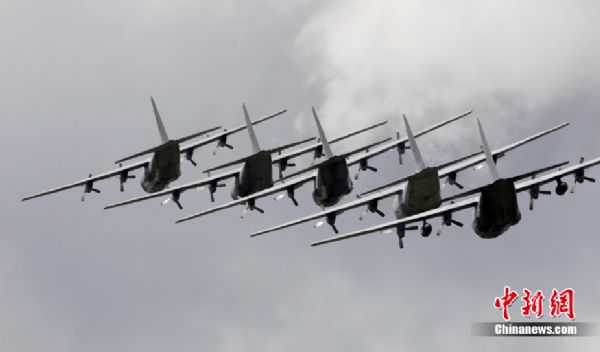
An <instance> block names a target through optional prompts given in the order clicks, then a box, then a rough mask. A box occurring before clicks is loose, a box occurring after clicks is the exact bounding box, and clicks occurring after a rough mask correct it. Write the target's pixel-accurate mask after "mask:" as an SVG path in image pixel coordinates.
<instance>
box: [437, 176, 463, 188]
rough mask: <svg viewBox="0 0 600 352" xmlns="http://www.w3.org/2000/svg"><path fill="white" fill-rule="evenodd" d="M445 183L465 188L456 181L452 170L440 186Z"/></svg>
mask: <svg viewBox="0 0 600 352" xmlns="http://www.w3.org/2000/svg"><path fill="white" fill-rule="evenodd" d="M446 185H450V186H456V187H458V189H464V188H465V187H464V186H463V185H461V184H460V183H458V181H456V172H452V173H450V174H449V175H448V177H446V181H445V182H444V184H443V185H442V187H444V186H446Z"/></svg>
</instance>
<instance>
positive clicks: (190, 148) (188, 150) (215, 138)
mask: <svg viewBox="0 0 600 352" xmlns="http://www.w3.org/2000/svg"><path fill="white" fill-rule="evenodd" d="M286 111H287V110H281V111H278V112H276V113H274V114H271V115H268V116H264V117H261V118H259V119H256V120H253V121H252V125H257V124H259V123H262V122H265V121H267V120H270V119H272V118H274V117H276V116H279V115H281V114H283V113H285V112H286ZM245 128H246V124H242V125H239V126H237V127H235V128H232V129H229V130H228V129H224V130H223V132H220V133H217V134H215V135H212V136H210V137H207V138H204V139H201V140H199V141H196V142H193V143H190V144H187V145H185V146H182V147H181V154H185V155H186V158H188V160H189V159H191V156H192V154H193V152H194V150H195V149H196V148H198V147H202V146H204V145H207V144H209V143H213V142H220V141H222V145H221V144H220V146H225V147H227V148H230V149H233V147H232V146H231V145H229V144H227V137H228V136H230V135H232V134H234V133H237V132H239V131H241V130H243V129H245ZM188 155H189V157H188Z"/></svg>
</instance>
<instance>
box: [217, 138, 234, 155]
mask: <svg viewBox="0 0 600 352" xmlns="http://www.w3.org/2000/svg"><path fill="white" fill-rule="evenodd" d="M223 147H226V148H229V149H233V146H232V145H230V144H228V143H227V135H226V134H225V135H222V136H221V137H219V140H218V141H217V146H216V147H215V149H214V150H213V155H217V151H218V150H219V148H223Z"/></svg>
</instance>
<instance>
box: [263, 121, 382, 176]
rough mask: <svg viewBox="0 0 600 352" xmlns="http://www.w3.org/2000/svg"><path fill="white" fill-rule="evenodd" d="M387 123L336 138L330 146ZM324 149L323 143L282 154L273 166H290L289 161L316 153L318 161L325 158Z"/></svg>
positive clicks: (373, 125) (379, 123) (274, 160)
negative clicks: (283, 164) (322, 157)
mask: <svg viewBox="0 0 600 352" xmlns="http://www.w3.org/2000/svg"><path fill="white" fill-rule="evenodd" d="M386 123H387V120H384V121H380V122H378V123H375V124H372V125H370V126H367V127H365V128H362V129H360V130H356V131H354V132H350V133H347V134H344V135H341V136H338V137H336V138H333V139H331V140H330V141H329V144H334V143H337V142H341V141H343V140H346V139H348V138H350V137H353V136H356V135H358V134H361V133H364V132H366V131H370V130H372V129H374V128H377V127H379V126H383V125H385V124H386ZM322 148H323V145H322V144H321V142H317V143H313V144H311V145H308V146H306V147H303V148H299V149H297V150H294V151H291V152H289V153H286V154H281V155H278V156H276V157H275V158H273V164H275V163H277V164H279V165H281V164H282V163H285V164H286V166H287V165H288V164H287V161H289V160H291V159H293V158H296V157H298V156H300V155H303V154H307V153H314V154H315V159H317V158H320V157H321V156H323V150H322ZM290 166H291V165H290Z"/></svg>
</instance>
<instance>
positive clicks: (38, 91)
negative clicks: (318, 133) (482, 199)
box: [0, 0, 600, 351]
mask: <svg viewBox="0 0 600 352" xmlns="http://www.w3.org/2000/svg"><path fill="white" fill-rule="evenodd" d="M1 9H2V10H1V11H0V44H1V45H2V48H3V49H2V53H1V54H0V63H1V64H2V69H1V70H0V79H1V81H2V82H3V84H1V85H0V90H1V94H2V97H3V98H4V99H3V104H2V107H3V112H4V113H3V117H2V121H3V125H4V128H2V129H1V132H0V133H1V137H2V138H1V139H0V140H1V142H0V143H2V145H1V147H2V148H1V149H0V150H1V153H2V156H3V158H2V160H4V168H3V170H4V171H3V172H4V179H3V181H4V182H3V184H4V187H3V190H2V194H3V197H2V198H3V199H4V207H3V211H2V212H1V213H0V219H1V222H0V223H1V224H2V231H1V235H0V241H1V243H0V301H1V302H2V314H1V315H0V346H1V347H2V349H3V350H19V351H39V350H45V351H79V350H83V349H85V350H90V351H105V350H115V351H131V350H136V351H137V350H144V351H164V350H167V349H168V350H178V351H192V350H198V349H199V348H202V349H207V350H208V349H210V350H219V351H239V350H268V351H280V350H283V349H285V350H289V351H296V350H297V351H305V350H307V349H329V350H345V351H349V350H350V351H352V350H356V351H363V350H366V349H369V350H374V351H389V350H399V349H411V350H432V349H436V348H437V349H440V348H444V347H446V348H447V347H448V346H452V347H454V349H459V348H460V349H463V350H469V351H471V350H472V351H476V350H481V349H483V348H485V349H487V350H498V351H499V350H505V349H507V348H515V347H522V346H523V347H531V348H543V349H545V350H549V351H559V350H560V351H564V350H569V351H597V350H598V347H599V346H600V342H599V340H598V339H597V338H578V339H554V338H553V339H508V338H507V339H491V338H474V337H471V336H470V324H471V322H477V321H497V320H499V319H500V312H498V311H495V310H493V309H492V302H493V298H494V297H495V296H497V295H499V294H500V293H501V292H502V287H503V286H504V285H507V284H508V285H511V286H512V287H513V288H515V289H519V290H520V289H522V288H524V287H527V288H530V289H541V290H543V291H544V292H545V293H546V294H547V295H549V292H550V291H551V289H552V288H554V287H556V288H559V289H560V288H565V287H573V288H575V290H576V314H577V321H580V322H587V321H591V322H597V321H600V308H598V305H597V298H598V297H600V281H598V279H599V274H600V273H599V271H598V268H599V264H600V259H599V258H598V256H597V249H598V248H599V246H600V240H598V238H597V236H596V235H597V233H598V223H597V220H596V218H595V217H596V216H597V215H598V206H597V199H598V197H599V196H600V189H599V188H598V186H596V185H592V184H585V185H580V187H579V188H578V192H577V193H576V194H575V195H571V194H568V195H566V196H565V197H563V198H560V199H558V198H557V197H556V196H552V197H547V199H542V200H540V201H538V202H537V203H536V210H535V212H533V213H530V212H529V211H528V210H527V209H526V208H527V199H526V197H523V198H521V205H522V212H523V220H522V221H521V223H520V224H519V225H518V226H516V227H515V228H512V229H511V230H510V231H509V232H507V233H506V234H504V235H503V236H501V237H499V238H497V239H495V240H481V239H479V238H478V237H477V236H476V235H475V234H474V233H473V232H472V231H471V230H470V229H469V228H467V227H466V228H464V229H456V228H452V229H447V231H445V232H444V233H443V235H442V236H441V237H439V238H432V237H431V238H427V239H424V238H420V237H419V236H418V235H417V234H412V235H409V236H408V237H407V238H406V240H405V245H406V248H405V249H404V250H402V251H399V250H398V248H397V241H396V239H395V237H393V236H390V235H388V236H385V235H373V236H370V237H365V238H361V239H355V240H350V241H347V242H344V243H339V244H333V245H330V246H325V247H320V248H310V247H309V246H308V244H309V243H310V242H311V241H313V240H316V239H320V238H323V237H327V236H329V235H330V230H329V228H326V227H322V228H320V229H318V230H313V228H312V226H311V225H310V224H306V225H304V226H299V227H296V228H294V229H292V230H288V231H285V232H281V233H278V234H275V235H272V236H270V237H265V238H262V239H249V238H248V237H247V234H248V233H250V232H252V231H253V230H258V229H261V228H264V227H266V226H271V225H274V224H276V223H278V222H280V221H286V220H289V219H292V218H294V217H297V216H301V215H307V214H310V213H313V212H315V211H317V210H318V208H317V207H316V206H315V205H314V204H313V203H312V201H311V199H310V187H309V186H305V187H304V188H303V189H301V190H300V191H298V200H299V201H300V202H301V206H300V207H298V208H295V207H293V205H292V204H291V203H290V202H289V201H284V202H283V203H281V204H277V203H275V202H274V201H273V200H272V199H268V198H267V199H264V200H262V201H261V202H260V204H261V206H263V207H264V208H265V210H266V211H267V214H265V215H263V216H259V215H256V214H252V215H250V216H249V217H248V218H247V219H246V220H241V219H240V218H239V213H240V212H241V210H242V209H241V207H240V208H234V209H229V210H226V211H223V212H221V213H218V214H214V215H212V216H209V217H206V218H203V219H199V220H196V221H190V222H188V223H185V224H181V225H174V224H173V220H175V219H176V218H178V217H180V216H182V215H187V214H189V213H191V212H193V211H196V210H200V209H204V208H207V207H209V206H211V204H210V202H209V197H208V194H207V193H206V192H199V193H198V192H196V193H194V192H189V194H184V196H183V197H182V201H183V203H184V207H185V209H184V211H179V210H178V209H176V207H160V205H159V203H160V200H158V199H157V200H153V201H148V202H146V203H144V204H139V205H133V206H130V207H126V208H121V209H115V210H113V211H104V210H102V207H103V206H104V205H106V204H109V203H112V202H114V201H117V200H119V199H122V198H124V197H131V196H135V195H139V194H141V193H142V191H141V189H140V188H139V186H138V185H137V181H138V180H134V181H135V182H131V183H130V184H127V187H126V188H127V189H126V192H125V193H124V194H121V193H119V192H118V182H117V180H114V181H112V182H111V181H105V182H102V183H100V184H99V187H100V188H101V189H102V192H103V193H102V194H101V195H99V196H90V197H88V199H87V200H86V203H85V204H82V203H81V202H80V201H79V198H80V190H70V191H67V192H63V193H60V194H57V195H53V196H49V197H46V198H42V199H38V200H35V201H31V202H28V203H21V202H20V201H19V200H20V199H21V198H22V197H23V196H24V195H27V194H30V193H34V192H37V191H41V190H44V189H46V188H50V187H54V186H58V185H60V184H63V183H67V182H70V181H73V180H76V179H80V178H82V177H85V176H86V175H87V173H88V172H92V173H98V172H101V171H105V170H107V169H110V168H112V167H113V161H114V160H116V159H118V158H119V157H122V156H125V155H129V154H131V153H133V152H136V151H139V150H142V149H145V148H147V147H150V146H153V145H155V144H157V143H158V142H159V137H158V133H157V131H156V127H155V124H154V121H153V117H152V111H151V107H150V103H149V95H150V94H152V95H154V96H155V98H156V100H157V103H158V107H159V109H160V111H161V114H162V116H163V119H164V122H165V125H166V127H167V131H168V132H169V135H170V136H172V137H176V136H182V135H186V134H189V133H191V132H194V131H197V130H201V129H204V128H207V127H211V126H214V125H222V126H224V127H232V126H236V125H238V124H240V123H241V122H242V114H241V107H240V104H241V102H246V103H247V105H248V108H249V111H250V113H251V114H252V116H254V117H258V116H262V115H265V114H269V113H272V112H274V111H276V110H279V109H281V108H287V109H288V111H289V112H288V113H287V114H286V115H284V116H283V117H281V118H279V119H277V120H275V121H272V122H270V123H268V124H265V125H263V126H261V127H260V128H257V134H258V137H259V141H260V142H261V145H263V146H264V147H266V148H268V147H274V146H277V145H279V144H283V143H286V142H288V141H290V140H293V139H297V138H299V137H304V136H309V135H314V127H313V123H312V121H311V120H310V119H309V111H310V110H309V109H310V106H311V105H315V106H316V107H317V109H318V111H319V113H320V115H321V116H322V120H323V124H324V127H325V129H326V131H327V133H328V134H329V135H331V136H334V135H338V134H341V133H343V132H347V131H349V130H351V129H354V128H359V127H362V126H364V125H367V124H368V123H371V122H374V121H379V120H382V119H389V120H390V125H391V128H388V129H382V130H380V131H378V132H376V133H372V134H369V135H366V136H362V137H360V138H357V139H355V140H354V143H366V142H368V141H371V140H375V139H376V138H381V137H388V136H393V134H394V131H396V130H398V129H399V128H400V119H399V118H400V116H401V114H402V113H406V114H407V115H408V117H409V118H410V119H411V122H412V124H413V127H414V128H415V129H421V128H424V127H426V126H428V125H430V124H431V123H435V122H437V121H439V120H441V119H444V118H447V117H450V116H452V115H455V114H458V113H461V112H463V111H466V110H468V109H474V110H475V114H474V115H475V116H476V117H479V118H481V119H482V122H483V123H484V125H485V127H486V129H487V131H488V135H489V136H488V138H489V139H490V143H491V144H492V146H493V147H500V146H502V145H504V144H506V143H510V142H512V141H514V140H517V139H520V138H523V137H525V136H527V135H529V134H532V133H535V132H537V131H539V130H542V129H546V128H549V127H551V126H554V125H556V124H558V123H561V122H563V121H570V122H571V126H570V127H568V128H567V129H566V130H563V131H560V132H558V133H556V134H554V135H553V136H551V137H548V138H545V139H544V140H541V141H537V142H535V143H534V144H532V145H529V146H527V147H524V148H521V149H519V150H518V151H515V152H513V153H511V154H509V155H508V156H507V157H506V158H505V159H502V160H501V161H500V162H499V167H500V172H501V173H502V174H503V175H506V176H509V175H513V174H517V173H521V172H525V171H528V170H529V169H531V168H537V167H541V166H545V165H549V164H551V163H554V162H558V161H563V160H570V161H571V162H576V161H577V160H578V159H579V157H580V156H587V157H590V158H591V157H596V156H598V155H599V153H600V142H599V141H598V139H597V134H598V131H600V120H599V116H600V99H599V93H598V92H599V91H600V90H599V89H600V74H599V72H600V67H599V65H600V64H599V63H600V49H599V48H598V46H597V42H598V38H597V36H598V35H597V33H600V28H599V27H600V24H598V21H597V19H596V17H597V16H596V15H597V13H598V12H599V11H600V5H599V4H598V3H597V2H595V1H576V2H573V1H544V2H538V1H532V2H528V3H527V4H523V2H519V1H503V2H502V3H500V2H494V1H454V2H452V3H448V2H442V1H418V2H417V1H414V2H407V1H402V2H389V1H383V0H381V1H371V2H364V1H358V0H351V1H326V2H316V1H287V2H284V3H282V2H276V1H235V0H229V1H221V2H219V4H214V3H210V4H209V3H206V4H202V3H198V2H195V1H184V0H177V1H169V2H163V1H104V2H93V1H61V2H58V3H49V2H42V1H12V0H5V1H3V2H2V5H1ZM420 141H421V144H420V145H421V147H422V149H423V154H424V157H425V159H426V161H427V162H429V163H431V164H435V163H438V162H445V161H448V160H451V159H452V158H455V157H459V156H461V155H463V154H465V153H469V152H473V151H475V150H477V149H478V145H479V144H478V140H477V135H476V129H475V121H474V119H473V118H468V119H465V120H464V121H461V122H459V123H456V124H455V125H454V126H452V127H451V128H447V129H445V130H443V131H438V132H436V133H433V134H431V135H429V136H427V137H424V138H422V139H421V140H420ZM232 143H233V144H234V146H235V147H236V149H235V150H234V151H233V152H229V151H223V152H220V153H219V154H218V155H217V156H216V157H213V156H212V155H211V151H212V148H213V147H212V146H211V147H206V148H204V149H201V150H199V151H198V152H197V156H196V159H197V161H199V162H201V163H202V164H201V165H203V166H209V165H213V164H217V163H219V162H225V161H228V160H231V159H233V158H236V157H240V156H243V155H245V154H246V153H247V152H248V151H249V148H250V145H249V143H248V138H247V135H245V134H238V135H236V136H235V137H233V138H232ZM349 147H351V146H350V145H345V146H339V147H337V148H334V151H343V149H346V148H349ZM406 159H407V162H406V163H405V165H403V166H399V165H398V164H397V155H396V154H394V153H391V152H390V153H388V154H386V155H384V156H380V157H378V158H376V159H374V160H373V162H372V163H373V165H374V166H376V167H378V168H379V169H380V172H379V173H378V174H371V175H368V177H365V175H363V177H362V178H361V180H359V181H358V182H357V183H356V185H355V189H356V191H361V190H367V189H369V188H370V187H374V186H377V185H379V184H382V183H384V182H387V181H391V180H393V179H394V178H396V177H400V176H404V175H408V174H410V173H412V172H413V171H414V165H413V163H412V160H411V159H410V158H406ZM303 161H304V162H308V160H307V159H303ZM183 172H184V175H183V176H182V178H181V180H180V182H184V181H189V180H194V179H197V178H199V177H201V174H200V168H193V167H192V166H191V165H188V164H185V165H184V169H183ZM590 175H591V176H595V177H600V176H599V175H600V172H599V171H598V170H592V171H591V172H590ZM489 179H490V178H489V175H488V174H487V171H486V170H485V169H483V170H481V171H479V172H477V173H475V172H473V171H471V170H469V171H466V172H464V173H463V174H462V175H460V180H461V181H463V182H464V183H465V185H468V186H477V185H482V184H485V183H487V182H488V181H489ZM569 181H570V182H571V179H569ZM178 183H179V181H178ZM552 188H553V187H552ZM445 191H450V192H447V193H446V194H451V192H455V191H454V190H448V189H446V190H445ZM353 198H354V195H350V196H348V197H347V198H346V200H350V199H353ZM227 200H229V195H228V192H221V193H218V194H217V201H218V202H224V201H227ZM389 203H390V202H389V201H388V202H385V203H384V204H383V205H382V208H383V210H384V211H385V210H386V208H387V209H389ZM361 211H362V209H361V210H356V211H352V212H348V213H347V214H344V215H342V216H341V217H340V218H339V219H338V226H339V227H340V229H342V230H343V231H350V230H354V229H358V228H361V227H364V226H367V225H370V224H376V223H378V222H379V221H380V220H379V219H376V218H374V217H371V218H369V219H367V220H365V221H364V222H363V223H360V222H359V221H358V220H357V218H358V216H359V214H360V212H361ZM388 212H389V211H388ZM458 218H459V219H460V220H462V221H464V222H465V223H469V222H470V220H471V219H472V215H471V213H470V212H468V211H467V212H464V213H462V214H460V215H458ZM434 237H435V236H434ZM546 308H547V307H546ZM511 313H512V314H513V316H517V315H518V307H517V306H516V305H515V306H513V308H512V310H511ZM563 319H564V318H562V319H561V321H562V320H563Z"/></svg>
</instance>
